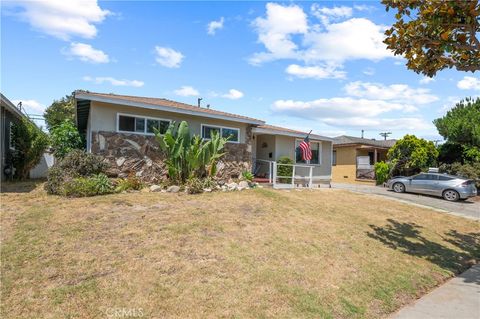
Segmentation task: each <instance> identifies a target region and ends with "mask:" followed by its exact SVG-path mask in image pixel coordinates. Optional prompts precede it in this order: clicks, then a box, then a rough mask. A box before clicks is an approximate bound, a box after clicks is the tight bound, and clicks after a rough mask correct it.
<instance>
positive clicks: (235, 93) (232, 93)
mask: <svg viewBox="0 0 480 319" xmlns="http://www.w3.org/2000/svg"><path fill="white" fill-rule="evenodd" d="M243 96H244V94H243V92H241V91H239V90H235V89H230V90H229V91H228V93H226V94H223V95H222V97H224V98H226V99H230V100H238V99H241V98H242V97H243Z"/></svg>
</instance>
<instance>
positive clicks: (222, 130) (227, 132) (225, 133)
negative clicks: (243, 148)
mask: <svg viewBox="0 0 480 319" xmlns="http://www.w3.org/2000/svg"><path fill="white" fill-rule="evenodd" d="M213 132H217V134H220V135H221V136H222V137H224V138H229V139H228V142H231V143H239V142H240V130H239V129H238V128H231V127H222V126H212V125H203V124H202V138H204V139H206V140H208V139H211V138H212V133H213Z"/></svg>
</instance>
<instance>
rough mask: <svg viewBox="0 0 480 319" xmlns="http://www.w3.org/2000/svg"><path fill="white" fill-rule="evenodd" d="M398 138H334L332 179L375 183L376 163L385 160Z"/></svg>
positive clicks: (343, 136)
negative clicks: (374, 167)
mask: <svg viewBox="0 0 480 319" xmlns="http://www.w3.org/2000/svg"><path fill="white" fill-rule="evenodd" d="M395 142H396V140H375V139H367V138H360V137H354V136H345V135H342V136H338V137H335V138H334V139H333V163H332V165H333V167H332V181H334V182H348V183H374V182H375V172H374V169H373V166H374V165H375V163H377V162H380V161H385V160H386V158H387V152H388V150H389V149H390V147H392V146H393V145H394V144H395Z"/></svg>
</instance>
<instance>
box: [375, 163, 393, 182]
mask: <svg viewBox="0 0 480 319" xmlns="http://www.w3.org/2000/svg"><path fill="white" fill-rule="evenodd" d="M374 168H375V178H376V180H377V185H381V184H383V183H385V182H386V181H387V180H388V178H389V177H390V165H388V164H387V163H385V162H377V163H375V166H374Z"/></svg>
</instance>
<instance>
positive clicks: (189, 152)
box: [155, 121, 228, 183]
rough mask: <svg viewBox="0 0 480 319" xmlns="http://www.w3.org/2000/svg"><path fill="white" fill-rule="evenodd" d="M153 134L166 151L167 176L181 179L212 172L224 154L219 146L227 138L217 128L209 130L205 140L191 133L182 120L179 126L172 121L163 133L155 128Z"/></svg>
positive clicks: (184, 179) (222, 144)
mask: <svg viewBox="0 0 480 319" xmlns="http://www.w3.org/2000/svg"><path fill="white" fill-rule="evenodd" d="M155 136H156V139H157V140H158V142H159V144H160V148H161V149H162V151H163V152H164V153H165V157H166V159H165V164H166V165H167V168H168V176H169V178H170V179H171V180H173V181H175V182H181V183H184V182H185V181H186V180H187V179H189V178H193V177H198V178H202V177H205V175H209V176H214V175H215V174H216V171H217V162H218V160H219V159H220V158H221V157H222V156H223V155H224V154H225V153H222V150H223V148H224V146H225V143H226V142H227V140H228V139H226V138H223V137H221V136H220V135H219V134H217V133H216V132H214V133H212V137H211V139H210V140H208V141H204V140H203V139H202V138H201V137H200V136H198V135H195V136H193V137H190V129H189V127H188V124H187V122H185V121H182V122H181V123H180V125H179V126H178V127H177V126H176V125H175V122H172V123H171V124H170V126H169V128H168V130H167V132H165V134H163V135H161V134H160V132H159V131H158V130H155Z"/></svg>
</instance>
